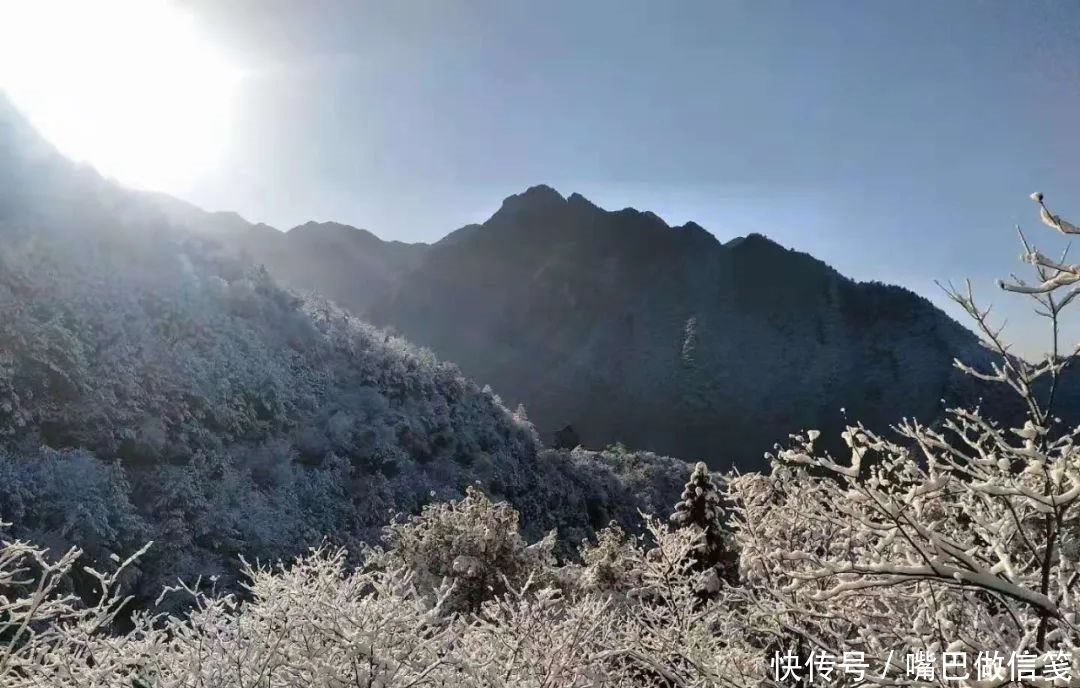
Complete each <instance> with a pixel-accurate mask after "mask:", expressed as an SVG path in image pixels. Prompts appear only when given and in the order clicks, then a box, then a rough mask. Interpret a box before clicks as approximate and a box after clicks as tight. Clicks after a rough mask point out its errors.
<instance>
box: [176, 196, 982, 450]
mask: <svg viewBox="0 0 1080 688" xmlns="http://www.w3.org/2000/svg"><path fill="white" fill-rule="evenodd" d="M172 203H175V201H173V202H172ZM192 213H194V216H191V214H192ZM185 215H187V217H186V219H185V221H186V222H189V223H190V224H192V225H193V226H199V227H202V229H203V231H205V232H209V233H210V234H212V235H214V236H216V237H217V238H219V239H221V240H223V241H224V242H225V243H226V244H227V245H229V246H231V247H232V248H234V249H235V250H238V251H240V252H242V253H244V254H246V255H247V256H248V257H250V258H251V259H253V260H255V261H257V262H261V263H263V264H265V265H266V267H267V268H268V269H269V271H270V272H271V273H272V274H273V275H275V276H277V277H278V278H279V279H280V280H282V281H283V282H285V283H286V284H289V285H291V286H293V287H295V288H298V289H300V290H312V291H317V292H321V293H323V294H325V295H327V296H328V297H330V298H331V299H333V300H334V301H336V302H337V303H339V304H341V305H342V306H344V307H346V308H348V309H349V310H351V311H352V312H354V313H356V314H358V315H359V316H361V317H363V318H365V319H367V320H369V321H371V322H373V323H375V324H378V325H382V326H388V327H391V328H393V329H395V330H396V331H398V332H400V333H402V334H403V335H404V336H405V337H407V338H408V339H409V340H410V341H412V342H414V343H416V344H420V345H423V346H426V347H430V348H431V349H432V350H434V351H435V352H436V353H437V354H438V355H439V356H440V357H443V358H445V359H448V360H451V361H454V362H455V363H457V364H458V365H459V366H460V367H461V369H462V370H463V371H464V372H465V373H466V374H467V375H469V376H470V377H472V378H473V379H475V380H477V381H479V382H480V383H487V384H490V385H491V386H492V387H493V388H494V389H495V390H496V391H497V392H498V393H499V394H500V395H502V398H503V399H504V401H506V402H508V403H509V404H510V405H511V406H512V405H514V404H517V403H523V404H524V405H525V407H526V409H527V412H528V414H529V418H530V419H531V420H532V421H533V422H534V423H535V424H536V426H537V427H538V428H539V429H540V431H541V432H542V434H543V436H544V437H545V439H547V440H548V441H556V440H558V441H561V442H564V443H568V444H574V443H576V442H578V441H580V442H581V443H582V444H583V445H585V446H587V447H599V446H603V445H608V444H611V443H616V442H622V443H625V444H626V445H629V446H631V447H640V448H645V449H649V450H652V451H656V452H660V453H664V454H669V455H673V456H679V457H682V458H687V459H699V458H700V459H704V460H706V461H708V462H709V463H710V464H711V465H712V466H714V467H716V468H727V467H730V466H731V465H733V464H734V465H737V466H739V467H740V468H744V469H745V468H751V467H755V466H759V465H761V464H762V456H763V454H764V452H766V451H768V450H770V449H771V448H772V447H773V446H774V444H776V443H778V442H781V443H782V442H784V441H786V438H787V435H788V434H789V433H791V432H794V431H798V430H802V429H806V428H818V429H821V430H822V431H823V433H824V437H826V438H833V439H832V440H830V441H832V442H833V443H834V446H835V443H836V442H838V440H836V439H835V438H836V437H838V433H839V430H840V429H841V428H842V427H843V425H844V424H845V423H846V422H848V421H855V420H858V421H863V422H865V423H866V424H867V425H869V426H871V427H876V428H885V427H887V426H888V425H889V424H892V423H895V422H896V421H898V420H899V419H900V418H901V417H903V416H914V417H919V418H923V419H933V418H936V417H938V416H939V415H940V412H941V410H942V409H943V408H944V404H945V403H953V402H957V401H965V402H969V403H974V402H975V401H976V400H977V399H978V398H979V397H981V396H983V395H987V394H991V395H993V394H994V393H995V390H993V389H990V388H987V386H986V385H980V384H977V383H975V382H974V381H972V380H970V379H969V378H967V377H965V376H963V375H962V374H960V373H959V372H958V371H957V370H956V369H955V368H954V367H953V365H952V362H953V360H954V359H955V358H960V359H962V360H964V361H967V362H974V363H979V362H983V363H985V362H987V361H988V360H989V357H990V355H989V353H988V352H987V351H986V350H985V349H984V348H983V347H982V346H981V345H980V343H979V341H978V339H977V338H976V337H975V335H974V334H972V332H971V331H969V330H968V329H966V328H964V327H962V326H961V325H959V324H958V323H956V322H955V321H954V320H952V319H951V318H949V317H948V316H946V315H945V314H944V313H943V312H942V311H940V310H939V309H938V308H936V307H935V306H934V305H933V304H931V303H930V302H929V301H928V300H926V299H925V298H923V297H921V296H919V295H917V294H915V293H913V292H911V291H909V290H907V289H903V288H900V287H896V286H889V285H885V284H880V283H859V282H855V281H853V280H850V279H848V278H846V277H844V276H843V275H841V274H839V273H838V272H836V271H835V270H833V269H832V268H830V267H829V266H828V265H826V264H824V263H823V262H821V261H819V260H817V259H815V258H813V257H812V256H809V255H807V254H804V253H799V252H796V251H792V250H789V249H785V248H784V247H782V246H780V245H778V244H777V243H775V242H773V241H771V240H769V239H768V238H766V237H764V236H761V235H759V234H750V235H748V236H744V237H739V238H736V239H733V240H731V241H728V242H726V243H722V242H720V241H719V240H717V239H716V238H715V236H714V235H712V234H710V233H709V232H708V231H706V230H705V229H704V228H702V227H701V226H699V225H697V224H694V223H687V224H685V225H682V226H677V227H672V226H669V225H668V224H667V223H665V222H664V221H663V220H662V219H661V218H659V217H657V216H656V215H655V214H653V213H650V212H641V211H637V210H634V209H630V208H627V209H624V210H619V211H607V210H604V209H602V208H599V207H597V206H596V205H594V204H593V203H591V202H590V201H588V200H587V199H586V198H584V197H583V196H581V195H579V194H576V193H575V194H571V195H570V196H569V197H563V196H562V195H560V194H559V193H558V192H556V191H555V190H554V189H552V188H550V187H547V186H535V187H532V188H530V189H528V190H526V191H525V192H523V193H521V194H517V195H514V196H511V197H509V198H507V199H506V200H505V201H504V202H503V204H502V207H501V208H500V209H499V210H498V211H497V212H496V213H495V214H494V215H493V216H492V217H491V218H489V219H488V220H487V221H486V222H484V223H482V224H478V225H468V226H466V227H462V228H461V229H458V230H457V231H454V232H451V233H450V234H448V235H447V236H446V237H444V238H443V239H442V240H440V241H438V242H436V243H434V244H431V245H428V244H402V243H400V242H387V241H382V240H380V239H379V238H378V237H376V236H375V235H374V234H372V233H370V232H368V231H366V230H362V229H357V228H354V227H350V226H347V225H341V224H335V223H308V224H305V225H301V226H299V227H295V228H293V229H291V230H289V231H287V232H284V233H282V232H275V231H273V230H271V229H270V228H267V227H265V226H263V225H249V224H246V223H243V221H242V220H240V219H239V218H238V217H236V216H235V215H228V214H206V213H203V212H202V211H196V210H195V209H192V208H190V207H187V206H185V207H184V212H175V213H174V216H175V217H177V218H185ZM560 430H563V432H562V433H561V434H559V435H558V438H556V433H557V432H558V431H560Z"/></svg>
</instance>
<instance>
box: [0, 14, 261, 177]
mask: <svg viewBox="0 0 1080 688" xmlns="http://www.w3.org/2000/svg"><path fill="white" fill-rule="evenodd" d="M239 78H240V74H239V72H238V71H237V70H236V69H235V68H234V67H233V66H232V65H230V64H229V63H228V62H227V61H226V60H225V59H223V58H222V57H221V56H220V55H219V54H218V53H217V52H216V51H215V50H214V49H213V47H212V46H211V45H209V44H208V42H207V41H206V40H205V39H204V38H203V37H202V36H200V34H199V32H198V27H197V26H196V24H195V22H194V20H193V18H192V17H191V16H190V15H188V14H186V13H184V12H183V11H182V10H181V8H180V7H178V6H177V5H176V4H175V3H173V2H169V1H167V0H0V90H3V91H6V92H7V95H8V97H9V98H10V99H11V100H12V101H13V102H14V103H15V104H16V105H17V106H18V107H19V109H20V110H22V111H23V112H24V113H25V114H26V116H27V117H28V118H29V119H30V121H31V122H32V123H33V124H34V126H35V127H37V129H38V130H39V131H40V132H41V133H42V135H43V136H45V138H47V139H48V140H49V141H51V142H52V143H53V144H54V145H55V146H56V147H57V148H58V149H59V150H60V151H61V152H63V153H64V154H66V155H68V156H70V157H72V158H74V159H76V160H80V161H85V162H87V163H89V164H91V165H93V166H94V167H96V168H97V169H98V170H99V171H101V172H102V173H103V174H105V175H107V176H110V177H113V178H115V179H117V180H118V181H120V182H121V183H124V184H127V185H129V186H134V187H139V188H146V189H157V190H163V191H173V192H178V191H182V190H184V189H185V188H186V187H187V186H189V185H190V184H192V183H194V182H195V181H197V180H198V178H199V177H200V176H201V175H204V174H205V173H206V172H207V171H208V170H209V169H211V168H212V167H213V166H214V165H215V164H217V163H218V162H219V159H220V156H221V153H222V150H223V147H224V144H225V142H226V135H227V131H228V128H229V126H230V118H231V116H232V109H233V101H234V96H235V91H236V88H237V85H238V81H239Z"/></svg>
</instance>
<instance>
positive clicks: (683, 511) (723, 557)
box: [671, 461, 738, 597]
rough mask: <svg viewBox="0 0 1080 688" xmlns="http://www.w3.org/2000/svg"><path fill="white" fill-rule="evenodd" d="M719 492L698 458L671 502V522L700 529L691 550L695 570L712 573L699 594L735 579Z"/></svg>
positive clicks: (683, 526)
mask: <svg viewBox="0 0 1080 688" xmlns="http://www.w3.org/2000/svg"><path fill="white" fill-rule="evenodd" d="M721 515H722V509H721V506H720V494H719V492H718V491H717V489H716V485H714V484H713V481H712V478H711V477H710V475H709V467H708V466H706V465H705V464H704V463H701V462H700V461H699V462H698V463H697V465H695V466H694V471H693V473H691V474H690V480H689V481H688V482H687V483H686V487H684V488H683V492H682V500H681V501H680V502H679V503H678V504H676V505H675V513H673V514H672V515H671V522H672V523H673V524H674V525H675V526H676V527H679V528H690V527H696V528H700V529H701V530H702V531H703V532H704V536H703V537H702V540H701V543H700V544H699V545H698V547H697V549H696V550H695V554H694V559H695V567H694V568H695V569H697V570H699V571H703V572H713V573H714V575H712V576H709V577H708V578H706V584H705V589H704V590H703V591H702V594H703V596H706V597H707V596H710V595H711V594H713V593H715V592H716V591H717V590H718V589H719V583H720V581H727V582H729V583H734V582H735V581H736V580H737V578H738V570H737V563H736V560H735V556H734V554H733V552H732V551H731V548H730V547H729V546H728V538H727V535H726V534H725V533H724V530H723V528H722V527H721Z"/></svg>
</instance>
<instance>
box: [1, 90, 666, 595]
mask: <svg viewBox="0 0 1080 688" xmlns="http://www.w3.org/2000/svg"><path fill="white" fill-rule="evenodd" d="M0 152H2V154H3V155H2V157H0V176H2V177H3V179H4V181H5V184H4V185H3V186H2V187H0V223H2V224H0V328H2V329H0V456H2V457H3V458H2V460H0V476H2V477H0V518H2V519H3V520H6V521H10V522H12V523H13V524H14V528H15V533H16V534H18V535H23V536H31V537H33V539H34V540H35V541H37V542H41V543H48V544H51V545H53V546H54V547H55V548H59V549H63V548H65V547H66V546H68V545H72V544H75V545H79V546H80V547H83V548H84V549H85V550H87V553H88V557H90V558H91V559H92V560H96V561H100V560H102V559H103V558H104V557H105V556H106V555H107V554H109V553H114V552H116V553H121V554H124V553H129V552H131V551H134V550H135V549H137V548H139V547H141V546H142V544H143V543H144V542H146V541H148V540H153V541H155V545H154V546H153V547H152V548H151V549H150V550H149V552H148V553H147V554H146V555H145V556H144V557H142V558H141V559H140V561H139V564H138V575H137V576H136V579H137V581H136V582H137V583H138V589H139V590H141V591H143V593H144V594H146V595H149V596H151V597H153V596H155V595H156V594H157V592H158V591H159V590H160V588H161V585H162V584H163V583H165V582H168V581H173V580H175V579H176V578H177V577H178V576H179V577H181V578H183V579H185V580H189V579H193V578H194V577H196V576H199V575H202V576H210V575H215V576H220V577H222V578H229V577H232V576H234V575H235V572H236V570H237V568H236V565H237V561H238V556H239V555H241V554H242V555H244V556H245V557H247V558H248V559H249V560H255V559H259V560H270V559H277V558H279V557H283V556H289V555H292V554H294V553H298V552H302V551H304V550H305V549H306V548H307V547H308V546H312V545H316V544H318V543H320V542H321V541H322V540H323V539H324V538H329V540H330V541H331V542H334V543H338V544H342V545H347V546H349V547H350V549H352V550H353V551H358V550H359V545H360V543H361V542H364V541H372V540H375V539H377V536H378V534H379V532H380V529H381V528H382V526H383V525H385V524H386V523H387V521H388V520H390V519H391V518H392V517H393V516H394V514H396V513H399V512H404V513H410V512H415V511H417V510H418V509H419V508H420V507H421V506H422V505H423V504H426V503H428V502H430V501H433V500H439V499H448V498H453V497H456V496H460V495H461V494H463V493H464V490H465V488H466V487H468V486H471V485H478V486H480V487H481V488H482V489H483V490H485V491H486V492H487V493H489V494H491V495H493V496H497V497H499V498H503V499H506V500H508V501H509V502H511V503H512V504H514V505H515V506H516V507H517V508H518V509H519V510H520V512H521V514H522V521H523V525H524V527H525V528H526V531H527V532H529V533H531V534H540V533H543V532H546V531H547V530H548V529H549V528H551V527H554V526H559V528H560V537H561V538H562V539H561V542H562V543H563V546H564V547H565V546H566V543H574V542H576V541H577V540H580V538H582V537H584V536H586V535H589V534H591V533H592V532H593V529H594V527H601V526H604V525H606V524H607V522H608V521H609V520H611V519H617V520H622V521H623V522H624V523H627V524H630V523H632V522H634V521H635V520H636V519H637V513H636V508H637V507H639V506H640V507H643V508H649V509H650V510H651V509H652V508H653V501H654V500H655V501H656V503H657V505H659V504H661V503H666V502H669V501H670V500H671V498H672V496H673V495H674V494H677V488H678V483H679V480H680V479H681V473H682V470H683V469H682V468H681V465H680V464H679V462H677V461H674V460H667V459H661V458H658V457H653V456H651V455H644V454H641V455H633V454H631V455H620V456H616V457H612V456H607V455H598V454H591V453H585V452H577V453H570V452H561V453H559V452H551V451H546V450H544V449H543V448H542V445H541V443H540V442H539V441H538V439H537V437H536V433H535V431H534V429H533V427H532V425H531V424H530V423H529V422H528V421H527V419H525V418H524V417H523V416H522V415H520V414H515V413H513V412H511V411H509V410H507V409H506V408H505V407H504V406H503V405H502V404H501V402H500V401H499V399H498V397H497V396H496V395H495V394H494V393H492V392H491V391H489V390H487V389H482V388H481V387H480V386H478V385H477V384H475V383H473V382H472V381H470V380H469V379H467V378H466V377H464V376H463V375H462V374H461V373H460V372H459V371H458V369H457V368H456V367H454V366H453V365H451V364H448V363H443V362H441V361H439V360H438V359H436V358H435V356H433V355H432V354H431V353H430V352H429V351H426V350H423V349H417V348H415V347H413V346H410V345H409V344H408V343H407V342H405V341H404V340H403V339H401V338H399V337H395V336H391V335H390V334H387V333H385V332H383V331H380V330H378V329H376V328H374V327H372V326H370V325H367V324H365V323H364V322H361V321H359V320H357V319H356V318H354V317H352V316H350V315H348V314H346V313H345V312H344V311H342V310H341V309H340V308H338V307H336V306H334V305H333V304H331V303H330V302H328V301H326V300H323V299H319V298H316V297H310V298H307V299H306V300H305V299H302V298H300V297H298V296H296V295H294V294H292V293H290V292H287V291H285V290H283V289H282V288H280V287H279V286H278V285H277V284H276V283H275V281H274V280H273V279H272V278H271V276H270V275H269V274H268V273H267V272H266V271H265V269H263V268H261V267H258V266H254V265H252V264H250V263H245V262H244V261H243V260H240V259H237V258H234V257H233V256H232V255H231V254H230V253H229V252H226V251H224V250H223V249H222V248H221V245H220V243H219V241H217V240H215V239H212V238H207V237H205V236H199V235H197V234H192V233H191V232H190V230H189V228H187V227H185V226H183V225H181V224H178V223H176V222H175V221H174V220H173V219H172V218H171V217H169V216H168V215H166V214H163V213H162V212H161V211H160V210H159V209H158V208H157V207H156V206H155V205H154V204H150V203H147V200H146V197H145V196H143V195H141V194H133V193H130V192H128V191H126V190H124V189H121V188H119V187H117V186H115V185H113V184H111V183H110V182H108V181H106V180H103V179H101V178H100V177H99V176H98V175H97V174H96V173H94V172H93V171H92V170H89V169H85V168H78V167H75V166H73V165H71V164H70V163H69V162H68V161H66V160H64V159H63V158H61V157H59V156H58V155H57V154H56V153H55V151H53V150H52V149H51V148H50V147H49V146H48V145H47V144H45V143H44V142H42V141H41V140H40V139H38V138H37V137H36V135H35V134H34V133H33V132H32V131H30V130H29V128H28V127H27V126H26V125H25V123H24V122H22V121H21V120H20V119H19V118H18V117H17V115H16V114H15V113H13V112H11V111H8V112H6V113H5V114H4V116H0ZM605 456H607V458H605ZM635 472H636V473H635ZM620 473H626V475H627V479H625V480H624V479H623V477H621V476H620V475H619V474H620Z"/></svg>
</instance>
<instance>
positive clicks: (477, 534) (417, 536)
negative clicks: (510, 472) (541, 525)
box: [383, 487, 555, 612]
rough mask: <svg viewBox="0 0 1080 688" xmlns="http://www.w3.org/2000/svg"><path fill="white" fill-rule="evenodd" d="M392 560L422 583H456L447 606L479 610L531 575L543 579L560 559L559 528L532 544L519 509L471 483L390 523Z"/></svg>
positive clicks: (388, 542)
mask: <svg viewBox="0 0 1080 688" xmlns="http://www.w3.org/2000/svg"><path fill="white" fill-rule="evenodd" d="M383 539H384V542H385V543H386V545H387V547H388V549H387V552H386V553H385V557H386V560H387V561H388V562H390V563H392V564H394V565H398V566H403V567H405V568H406V569H408V570H410V571H413V572H415V575H416V576H417V581H418V583H419V584H420V585H421V586H423V587H424V588H425V589H430V590H435V589H437V588H439V586H440V585H442V584H443V583H446V584H448V585H451V586H452V589H451V591H450V592H449V593H448V598H447V601H446V603H445V604H444V608H446V609H448V610H452V611H471V612H475V611H477V610H479V608H480V605H481V604H482V603H483V602H484V601H485V600H488V599H492V598H494V597H497V596H499V595H501V594H503V593H505V592H506V591H508V590H510V589H513V588H514V587H516V586H520V585H523V584H524V583H525V582H526V581H528V580H530V579H540V580H542V579H543V578H544V576H546V575H548V573H549V571H550V569H551V568H552V566H553V565H554V563H555V559H554V557H553V555H552V550H553V549H554V546H555V533H554V532H551V533H549V534H548V535H547V537H545V538H544V539H542V540H540V541H538V542H536V543H534V544H532V545H528V544H526V542H525V540H524V538H522V537H521V533H520V531H519V526H518V513H517V511H515V510H514V509H513V508H512V507H510V505H508V504H506V503H505V502H504V503H500V504H493V503H492V502H491V500H490V499H488V497H487V496H486V495H485V494H484V493H483V492H481V491H480V490H478V489H476V488H475V487H469V488H468V489H467V490H466V494H465V497H464V498H462V499H460V500H456V501H450V502H437V503H434V504H429V505H427V506H425V507H424V509H423V511H422V512H421V513H420V514H419V515H418V516H413V517H411V518H409V519H407V520H405V521H403V522H401V521H399V522H395V523H391V524H390V525H389V526H387V527H386V531H385V535H384V538H383Z"/></svg>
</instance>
